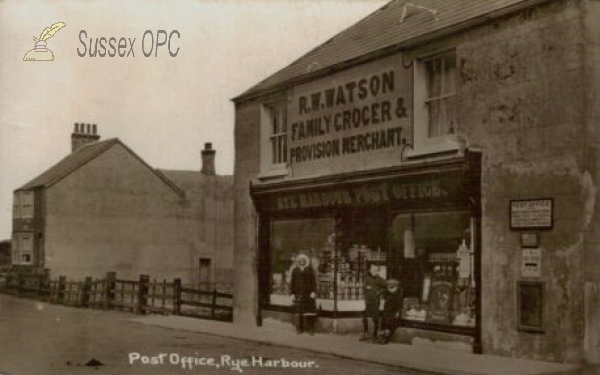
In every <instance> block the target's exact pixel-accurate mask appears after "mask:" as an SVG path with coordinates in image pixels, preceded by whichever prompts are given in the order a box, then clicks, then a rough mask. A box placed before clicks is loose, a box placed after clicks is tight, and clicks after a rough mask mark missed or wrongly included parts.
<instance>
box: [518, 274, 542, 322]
mask: <svg viewBox="0 0 600 375" xmlns="http://www.w3.org/2000/svg"><path fill="white" fill-rule="evenodd" d="M517 328H518V330H519V331H523V332H537V333H543V332H544V283H543V282H541V281H518V282H517Z"/></svg>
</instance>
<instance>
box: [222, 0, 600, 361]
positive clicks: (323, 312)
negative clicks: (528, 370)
mask: <svg viewBox="0 0 600 375" xmlns="http://www.w3.org/2000/svg"><path fill="white" fill-rule="evenodd" d="M517 3H519V5H521V6H523V8H521V9H517V8H515V9H514V12H503V13H502V14H501V15H499V16H498V17H492V16H490V17H489V18H488V19H487V21H486V22H483V21H482V22H481V23H477V22H475V21H473V20H471V23H469V24H468V27H465V28H464V29H461V30H457V29H452V30H451V31H452V33H451V34H447V35H442V36H440V37H437V38H435V39H433V40H426V41H425V40H424V39H423V38H421V39H420V43H416V42H415V43H414V44H412V45H410V47H402V46H398V45H397V46H395V47H393V48H392V47H390V48H386V49H381V50H377V51H375V52H372V53H369V54H367V55H362V56H359V57H357V58H356V59H354V60H353V62H348V61H344V62H341V63H340V64H339V65H337V66H335V65H334V66H328V67H325V68H322V69H319V68H318V66H317V67H316V68H315V71H314V72H308V73H306V74H303V75H300V76H298V77H295V78H290V79H288V80H287V81H283V82H282V83H278V84H274V85H272V86H270V87H266V88H265V87H264V86H263V87H260V89H258V90H256V91H252V89H251V90H249V91H248V92H247V93H245V94H243V95H241V96H240V97H238V98H236V99H234V101H235V104H236V168H235V182H234V185H235V191H236V196H235V198H234V199H235V206H236V210H235V211H236V215H235V216H236V217H235V232H236V233H235V243H236V245H235V249H236V254H235V257H236V258H235V267H236V270H238V271H239V272H238V273H237V285H236V288H238V289H236V290H237V291H238V292H240V293H237V295H236V301H235V302H234V304H235V320H236V321H237V322H238V323H242V324H256V323H257V324H263V325H268V324H270V322H272V321H273V320H289V316H290V312H291V300H290V298H289V291H288V290H287V289H286V288H287V284H288V283H289V280H288V279H289V273H290V269H291V264H292V263H291V258H292V257H293V255H294V253H295V252H299V251H305V252H309V253H310V254H311V257H312V261H313V265H314V266H315V268H316V270H317V276H318V284H319V292H318V296H317V304H318V306H319V309H320V312H319V320H318V327H319V328H320V329H321V330H324V331H330V332H353V331H358V328H357V327H358V326H359V321H360V319H359V318H360V312H361V309H362V308H363V306H364V303H363V302H362V295H361V285H362V284H361V282H362V280H361V274H362V272H364V264H365V263H363V262H373V263H376V264H378V265H379V266H380V272H381V275H382V276H384V277H386V278H392V277H394V278H397V279H399V280H400V282H401V284H402V286H403V290H404V297H405V300H404V310H403V312H402V317H401V326H400V328H399V329H398V331H397V334H396V340H397V341H399V342H404V343H413V342H415V341H416V340H420V342H423V341H424V340H426V341H430V342H432V341H452V342H454V343H458V345H457V348H467V349H468V350H472V351H474V352H478V353H479V352H483V353H490V354H497V355H504V356H515V357H524V358H533V359H544V360H550V361H558V362H565V361H566V362H577V361H582V360H586V361H591V362H593V361H597V360H598V358H600V354H599V353H600V349H599V348H600V345H598V343H599V342H600V335H599V334H598V333H594V330H593V327H597V326H598V324H599V323H598V318H595V316H600V314H599V313H598V312H599V311H600V310H598V308H597V307H598V306H599V305H600V304H598V303H594V301H597V300H600V299H598V297H597V295H598V290H600V288H599V287H598V281H597V280H596V281H594V277H595V276H591V275H592V274H594V272H591V270H592V269H593V267H595V266H594V265H596V267H597V264H598V259H600V256H599V255H598V254H597V253H598V251H597V250H596V247H597V246H596V245H595V244H596V243H597V241H595V240H594V239H595V238H598V237H599V236H600V235H599V234H598V233H600V230H599V229H600V227H598V225H596V222H597V220H595V219H594V218H595V215H594V213H595V208H591V207H594V203H593V202H595V198H593V197H595V194H596V193H595V191H596V190H595V186H596V184H597V182H596V176H597V172H596V170H595V168H592V167H591V166H592V165H596V164H595V163H592V164H589V163H590V161H591V160H592V159H593V158H594V157H593V156H590V157H591V158H592V159H589V157H588V159H587V161H585V160H586V158H584V154H588V151H586V150H588V149H587V148H586V147H590V146H589V144H588V145H587V146H586V144H585V143H584V139H585V137H586V134H587V136H588V137H592V136H593V137H594V138H593V139H594V142H595V141H597V139H596V138H597V137H596V136H597V134H596V132H597V131H596V130H594V129H592V127H591V125H590V126H589V127H588V125H585V124H588V123H590V124H591V122H590V119H591V118H592V117H593V116H594V114H593V113H589V112H586V110H585V108H584V107H585V106H584V95H585V94H584V93H585V92H586V90H588V88H587V87H588V83H587V82H586V81H585V80H584V78H583V77H584V71H586V70H585V69H584V65H586V64H587V65H589V62H586V61H587V60H586V59H590V57H589V56H587V55H586V54H585V53H583V52H582V45H581V44H579V45H575V44H573V43H572V41H573V40H583V39H584V38H583V36H584V35H585V34H586V33H587V34H589V35H592V34H593V35H596V34H598V33H597V32H596V31H594V30H592V29H593V27H590V26H589V25H590V24H591V19H592V16H591V14H600V12H599V11H600V9H598V6H596V5H594V4H591V3H590V2H587V1H556V2H527V1H523V2H517ZM391 4H393V3H391ZM390 6H392V5H390ZM386 9H387V10H386ZM583 9H585V11H586V12H587V13H586V14H588V16H587V17H589V19H587V21H586V18H583V19H582V10H583ZM383 11H390V8H384V9H383ZM595 12H597V13H595ZM438 15H439V14H438ZM439 16H440V17H442V16H441V15H439ZM448 30H450V29H448ZM594 33H595V34H594ZM438 35H441V34H440V33H438ZM550 35H553V37H550ZM598 35H600V34H598ZM409 44H410V41H409V42H406V43H405V45H409ZM591 47H592V46H590V48H591ZM594 48H595V47H594ZM584 50H585V48H584ZM309 55H310V53H309ZM307 61H310V59H307ZM295 64H296V63H295ZM315 66H316V64H315ZM444 69H445V70H444ZM309 70H310V69H309ZM436 71H437V72H446V73H448V71H449V72H450V73H448V75H447V76H445V75H444V74H445V73H442V74H441V75H438V76H437V77H435V78H436V79H439V80H442V81H445V84H447V86H445V89H448V91H443V90H444V89H442V91H441V92H438V94H439V95H437V96H436V95H432V93H431V92H428V90H431V87H428V86H427V84H426V83H425V82H426V77H427V76H428V75H435V74H436V73H435V72H436ZM587 74H591V75H592V76H593V77H595V76H596V74H597V73H596V71H595V69H592V70H587ZM450 78H452V79H454V81H452V82H450V81H448V79H450ZM588 81H589V79H588ZM259 86H260V84H259ZM449 87H450V88H449ZM438 99H440V100H442V102H444V103H445V104H441V103H442V102H440V103H439V104H435V102H436V100H438ZM588 100H589V95H588ZM431 103H433V104H431ZM435 106H437V107H438V108H437V109H438V110H439V109H440V108H442V107H443V108H442V110H443V111H445V112H444V115H443V116H442V115H440V112H437V116H439V118H442V117H443V119H441V120H439V121H432V117H434V116H436V114H432V113H433V112H435V110H436V109H434V108H433V107H435ZM558 108H563V110H562V111H559V110H558ZM588 111H589V110H588ZM592 112H593V111H592ZM436 119H437V117H436ZM283 124H285V125H283ZM582 129H583V130H582ZM558 139H560V140H562V141H560V142H559V141H556V140H558ZM594 155H595V154H594ZM584 161H585V162H584ZM249 182H250V183H249ZM584 207H587V209H584ZM582 212H587V214H582ZM584 244H586V245H584ZM584 259H587V260H586V261H585V262H584ZM590 260H591V261H590ZM582 269H584V270H586V272H581V270H582ZM588 270H590V271H588ZM586 300H588V301H591V303H587V304H584V301H586ZM584 306H585V310H584Z"/></svg>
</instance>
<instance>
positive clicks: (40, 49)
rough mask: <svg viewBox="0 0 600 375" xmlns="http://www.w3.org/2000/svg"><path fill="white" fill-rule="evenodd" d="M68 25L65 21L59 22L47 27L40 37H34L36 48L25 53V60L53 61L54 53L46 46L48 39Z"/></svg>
mask: <svg viewBox="0 0 600 375" xmlns="http://www.w3.org/2000/svg"><path fill="white" fill-rule="evenodd" d="M65 26H67V25H66V24H65V23H64V22H57V23H55V24H53V25H52V26H50V27H46V28H45V29H44V31H42V33H41V34H40V37H39V38H36V37H33V40H34V41H35V48H34V49H32V50H31V51H29V52H27V53H26V54H25V57H23V61H53V60H54V54H53V53H52V51H50V50H49V49H48V48H46V45H47V42H46V41H47V40H48V39H50V38H52V37H53V36H54V34H56V32H57V31H58V30H60V29H62V28H63V27H65Z"/></svg>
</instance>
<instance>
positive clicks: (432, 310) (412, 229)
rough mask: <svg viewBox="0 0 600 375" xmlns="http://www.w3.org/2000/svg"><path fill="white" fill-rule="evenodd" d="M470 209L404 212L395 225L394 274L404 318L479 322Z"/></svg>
mask: <svg viewBox="0 0 600 375" xmlns="http://www.w3.org/2000/svg"><path fill="white" fill-rule="evenodd" d="M472 222H473V221H472V219H471V215H470V213H468V212H445V213H420V214H400V215H397V216H396V217H395V218H394V220H393V223H392V228H391V233H390V246H391V251H392V252H393V256H394V259H395V262H394V266H393V269H392V270H391V273H392V275H393V276H394V277H397V278H398V279H399V280H400V282H401V286H402V290H403V295H404V311H403V318H404V319H408V320H415V321H422V322H430V323H437V324H447V325H460V326H474V325H475V296H476V293H475V287H476V285H475V282H474V274H475V271H474V267H475V264H474V256H473V248H472V246H471V244H472V243H473V235H472V233H473V229H472V227H473V224H472Z"/></svg>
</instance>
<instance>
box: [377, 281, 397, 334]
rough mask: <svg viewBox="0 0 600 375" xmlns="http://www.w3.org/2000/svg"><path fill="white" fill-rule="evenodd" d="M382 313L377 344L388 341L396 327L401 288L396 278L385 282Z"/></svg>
mask: <svg viewBox="0 0 600 375" xmlns="http://www.w3.org/2000/svg"><path fill="white" fill-rule="evenodd" d="M383 301H384V302H383V313H382V314H381V336H380V337H379V339H378V340H377V343H378V344H387V343H389V342H390V340H391V339H392V337H393V336H394V332H396V328H397V327H398V318H399V316H400V312H401V311H402V290H401V289H400V283H399V282H398V280H396V279H389V280H388V281H387V282H386V290H385V292H384V293H383Z"/></svg>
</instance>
